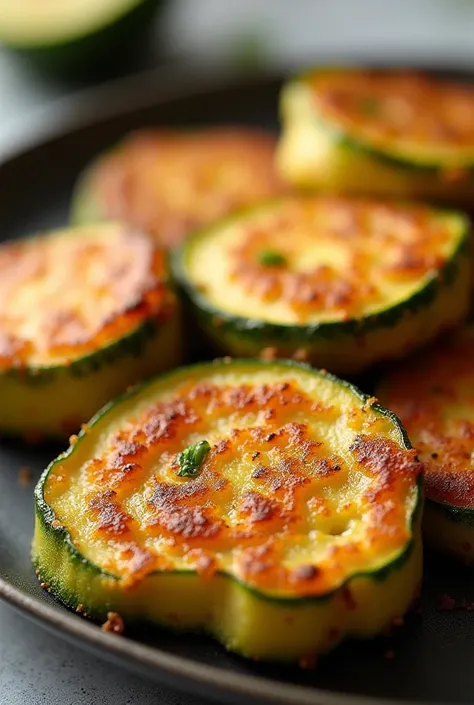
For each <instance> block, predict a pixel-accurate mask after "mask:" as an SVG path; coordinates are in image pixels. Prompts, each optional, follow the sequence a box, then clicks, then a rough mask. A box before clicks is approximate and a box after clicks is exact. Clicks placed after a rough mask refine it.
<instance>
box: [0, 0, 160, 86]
mask: <svg viewBox="0 0 474 705" xmlns="http://www.w3.org/2000/svg"><path fill="white" fill-rule="evenodd" d="M166 2H167V0H139V1H138V2H137V3H136V5H135V6H134V7H133V8H132V9H131V10H129V11H127V12H125V14H122V15H120V16H119V17H115V18H111V19H110V21H109V22H108V23H107V24H105V25H102V26H99V27H97V28H96V29H93V30H91V31H90V32H89V33H87V34H84V35H82V36H77V37H74V36H73V37H71V38H67V37H65V38H64V39H63V40H62V41H61V40H59V39H58V40H56V41H54V42H53V41H51V42H38V43H34V42H33V41H31V42H28V43H25V42H18V43H16V42H15V41H14V40H13V39H11V38H9V39H1V40H0V41H2V42H3V43H4V44H5V45H6V46H8V48H9V49H11V50H12V51H13V52H15V53H16V54H17V55H18V56H19V57H20V58H23V59H24V60H25V61H28V63H32V64H34V65H35V66H37V67H38V68H39V69H41V70H42V71H45V72H48V73H51V74H53V75H57V76H59V77H61V76H64V77H78V78H81V77H87V76H88V75H94V76H96V75H97V73H98V71H99V73H104V74H105V73H107V72H108V71H110V70H111V69H112V68H113V69H114V70H116V67H117V65H118V64H121V63H123V62H124V61H125V60H126V59H127V57H129V56H130V55H131V54H133V53H135V52H136V51H137V50H140V49H141V48H142V47H143V45H144V43H145V41H146V37H147V35H148V34H149V33H150V30H151V29H152V27H153V19H154V17H155V15H156V14H157V13H158V12H159V11H161V8H162V7H164V6H165V4H166ZM0 36H1V22H0ZM98 67H99V68H98Z"/></svg>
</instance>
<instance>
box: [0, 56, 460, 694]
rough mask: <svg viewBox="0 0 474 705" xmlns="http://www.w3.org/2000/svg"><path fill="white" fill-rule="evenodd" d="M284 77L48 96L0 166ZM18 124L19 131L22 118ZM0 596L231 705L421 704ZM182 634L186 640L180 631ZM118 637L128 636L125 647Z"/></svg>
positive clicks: (163, 72)
mask: <svg viewBox="0 0 474 705" xmlns="http://www.w3.org/2000/svg"><path fill="white" fill-rule="evenodd" d="M291 73H294V71H291ZM287 75H288V74H287V73H285V71H283V70H277V71H266V70H264V71H256V72H255V71H254V72H253V73H252V74H248V73H243V74H242V72H238V71H235V72H233V71H229V67H226V68H224V69H219V68H217V69H216V70H213V71H209V67H206V71H205V73H202V72H201V71H199V70H198V71H192V70H190V69H189V68H182V67H181V68H180V67H173V68H171V67H162V68H158V69H152V70H149V71H145V72H142V73H139V74H134V75H131V76H127V77H125V78H120V79H115V80H113V81H110V82H108V83H106V84H103V85H99V86H95V87H93V88H87V89H85V90H82V91H79V92H78V93H76V94H72V95H70V96H66V97H63V98H59V99H56V100H54V101H52V102H51V103H50V104H49V106H47V108H46V109H43V110H41V111H40V114H36V115H35V114H34V113H33V115H32V116H31V118H32V119H31V120H30V123H31V124H32V123H33V121H34V120H35V119H36V120H37V124H36V126H35V127H34V129H32V134H30V135H28V136H25V135H24V134H22V133H20V132H17V133H15V134H14V135H13V136H12V135H10V136H9V140H8V143H7V144H2V143H1V142H0V170H1V169H3V168H4V167H6V166H7V165H8V164H9V163H11V162H13V161H15V160H16V159H18V158H20V157H21V156H24V155H26V154H27V153H28V152H30V151H33V150H34V149H35V148H43V147H46V146H47V144H48V142H51V141H54V140H56V139H60V138H62V137H66V136H67V135H69V134H71V133H74V132H76V131H79V130H82V129H88V128H92V127H94V126H95V125H98V124H100V123H102V122H104V121H107V120H113V119H115V118H118V117H121V116H123V117H125V116H126V115H127V114H132V113H134V112H136V111H139V110H146V109H147V108H153V107H154V106H157V105H159V104H160V103H163V104H164V103H168V102H172V101H179V100H180V99H181V100H184V99H190V98H192V97H196V98H198V97H199V96H203V95H209V94H211V93H215V92H219V91H220V92H225V91H228V90H237V89H239V88H240V89H242V90H244V89H245V88H254V89H258V87H259V86H261V87H262V88H267V89H269V88H270V86H272V85H274V86H276V85H278V84H281V82H282V81H284V80H285V78H286V76H287ZM472 75H474V72H473V73H472ZM151 88H153V90H150V89H151ZM22 128H23V130H24V123H22ZM32 570H33V568H32ZM0 600H2V601H3V602H5V603H6V604H8V605H9V606H11V607H13V608H14V609H15V610H16V611H18V612H20V613H21V614H22V615H23V616H25V617H28V618H30V619H31V620H33V621H34V622H36V623H37V624H39V625H41V626H42V627H43V628H45V629H47V630H49V631H52V632H54V633H55V634H56V635H59V636H61V637H62V638H64V639H66V640H68V641H71V642H74V644H76V645H78V646H79V647H80V648H87V647H88V648H89V649H90V650H92V651H94V652H95V653H96V654H97V655H99V656H100V657H101V658H105V659H108V660H112V661H116V662H120V663H121V664H123V663H124V661H125V662H126V663H127V666H129V670H133V671H135V672H138V673H140V674H142V675H145V676H147V677H148V678H151V679H153V680H155V681H160V682H162V683H164V684H166V685H167V686H168V687H170V688H177V689H178V690H181V691H186V692H188V693H190V694H199V695H200V696H201V697H207V698H209V697H211V698H213V699H217V698H226V699H229V698H232V699H233V700H234V702H241V700H240V698H242V697H248V698H251V699H252V700H253V701H254V702H255V701H256V700H258V702H262V703H279V704H281V705H420V703H421V702H422V701H417V700H400V699H397V698H379V697H375V696H371V695H367V696H364V695H354V694H350V693H345V692H341V691H333V690H327V689H323V688H318V687H313V686H306V685H299V684H293V683H285V682H283V681H274V680H271V679H270V678H267V677H266V676H260V675H256V674H248V673H242V672H240V671H233V670H231V669H226V670H224V669H223V668H221V667H219V666H213V665H208V664H204V663H200V662H198V661H194V660H193V659H190V658H189V657H185V656H178V655H175V654H171V653H168V652H166V651H164V650H162V649H160V647H159V645H157V646H148V645H146V644H143V643H141V642H139V641H136V640H134V639H127V637H118V636H117V635H114V634H110V633H107V632H105V631H103V630H101V629H100V627H99V626H98V625H96V624H95V623H93V622H87V621H86V620H84V619H81V618H80V616H79V615H76V614H73V613H71V612H69V611H68V610H66V609H65V608H64V609H58V608H57V607H54V606H52V605H49V604H48V603H47V602H45V601H43V600H41V599H39V598H37V597H34V596H32V595H30V594H28V593H27V592H26V591H23V590H22V589H21V588H20V587H16V586H15V585H13V584H12V583H10V582H9V581H8V579H5V578H4V577H2V576H1V575H0ZM183 638H186V635H185V634H183ZM123 639H126V642H125V643H126V646H125V647H124V641H123ZM216 643H217V642H216ZM221 702H222V701H221ZM426 705H446V702H442V701H426Z"/></svg>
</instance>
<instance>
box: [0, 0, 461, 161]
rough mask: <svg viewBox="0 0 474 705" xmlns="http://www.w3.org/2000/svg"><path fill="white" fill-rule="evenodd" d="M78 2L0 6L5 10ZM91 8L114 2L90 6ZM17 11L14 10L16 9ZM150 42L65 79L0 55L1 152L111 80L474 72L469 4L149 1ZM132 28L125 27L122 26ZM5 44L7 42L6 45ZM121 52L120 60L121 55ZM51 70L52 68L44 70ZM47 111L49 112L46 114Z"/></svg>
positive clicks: (59, 72) (36, 0) (11, 54)
mask: <svg viewBox="0 0 474 705" xmlns="http://www.w3.org/2000/svg"><path fill="white" fill-rule="evenodd" d="M43 2H44V3H45V5H44V6H47V5H48V3H50V4H51V5H55V4H62V5H67V4H68V3H72V4H78V3H80V2H81V0H0V37H1V36H2V23H4V18H5V16H6V14H8V13H7V12H6V9H8V7H13V6H15V7H16V6H18V7H20V6H24V8H25V10H24V18H25V19H24V21H25V22H26V23H28V22H31V21H32V20H31V9H32V7H33V6H34V5H35V4H36V5H37V6H39V5H40V3H41V4H42V3H43ZM94 2H95V3H96V4H97V5H99V4H100V3H104V2H106V4H108V5H111V4H113V0H112V2H111V0H94ZM16 4H17V5H16ZM155 4H156V5H157V9H156V12H155V14H154V15H153V18H152V19H149V20H147V24H148V29H149V32H148V34H147V35H145V34H142V35H141V36H140V37H139V38H138V41H136V42H135V43H133V42H131V41H130V42H129V41H128V37H127V31H126V32H125V34H124V35H123V39H122V44H121V45H119V46H117V45H116V46H115V47H113V48H112V50H111V53H109V55H108V56H107V55H106V53H104V54H102V55H99V56H98V58H96V59H94V55H93V54H90V52H88V51H87V52H86V54H85V56H84V57H83V58H84V62H85V64H87V66H85V65H84V66H81V61H78V66H77V65H76V66H75V67H74V70H72V69H70V67H69V66H67V65H66V63H65V62H64V66H62V64H63V61H62V58H61V57H60V59H59V61H58V60H55V64H56V65H55V66H54V67H53V68H52V67H51V66H47V67H46V68H45V66H43V62H42V60H41V57H38V52H37V53H36V54H35V53H34V52H24V51H21V52H17V51H12V50H11V47H10V48H7V47H5V46H2V47H1V48H0V94H1V102H0V148H1V145H2V144H8V143H9V142H10V140H12V139H13V136H14V135H16V134H20V133H24V132H25V130H28V129H30V126H31V125H34V124H35V123H37V122H38V121H40V120H43V121H45V120H47V116H48V114H49V115H52V114H53V113H54V111H55V110H59V107H58V106H59V105H60V104H59V103H55V102H54V101H57V100H58V99H60V98H61V97H62V96H65V95H67V94H70V93H72V92H75V91H78V90H81V89H83V88H84V87H87V86H89V85H90V84H94V83H95V84H97V83H100V82H102V81H104V80H106V79H110V78H116V77H117V76H120V75H125V74H133V73H135V72H139V71H141V70H145V69H150V68H154V67H163V68H170V67H173V66H177V65H180V66H183V65H184V66H186V65H190V66H191V65H192V66H193V68H194V69H196V67H199V68H201V69H202V70H203V71H206V70H209V68H213V69H215V68H216V66H218V67H219V68H220V69H222V70H226V69H229V70H239V71H257V70H260V71H262V70H266V69H278V68H280V67H282V68H285V69H286V68H292V67H296V66H301V65H304V64H307V63H313V62H318V61H321V62H333V63H334V62H347V61H355V62H357V61H361V62H373V63H381V62H383V63H397V64H400V63H403V64H415V65H435V66H445V67H451V68H461V69H470V68H474V1H473V0H398V2H391V1H389V0H292V1H291V2H288V0H226V1H225V2H224V1H223V0H163V1H162V2H159V0H155ZM130 26H131V25H130ZM10 43H11V42H10ZM127 49H128V50H129V51H126V50H127ZM53 63H54V62H53ZM48 111H49V112H48Z"/></svg>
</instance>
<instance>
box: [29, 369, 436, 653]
mask: <svg viewBox="0 0 474 705" xmlns="http://www.w3.org/2000/svg"><path fill="white" fill-rule="evenodd" d="M420 468H421V463H419V461H418V459H417V457H416V455H415V452H414V451H413V450H411V449H410V445H409V442H408V440H407V437H406V435H405V433H404V431H403V428H402V426H401V425H400V423H399V421H398V419H397V418H396V417H395V416H394V415H393V414H391V413H390V412H388V411H386V410H385V409H383V408H382V407H380V406H379V405H377V404H375V403H373V400H372V399H369V398H367V397H365V396H364V395H363V394H361V393H360V392H359V391H358V390H357V389H356V388H355V387H353V386H351V385H349V384H348V383H346V382H342V381H340V380H339V379H337V378H336V377H333V376H331V375H329V374H324V373H320V372H318V371H315V370H313V369H311V368H309V367H307V366H303V365H297V364H296V363H292V362H289V361H282V362H278V363H268V362H267V363H265V362H262V361H257V360H243V361H242V360H235V361H231V362H229V361H217V362H215V363H205V364H200V365H197V366H195V367H188V368H183V369H180V370H176V371H173V372H171V373H170V374H168V375H164V376H162V377H159V378H155V379H154V380H152V381H150V382H148V383H146V384H144V385H142V386H141V387H140V388H139V389H137V390H135V391H132V392H131V393H128V394H126V395H125V396H122V397H120V398H119V399H118V400H116V401H115V402H112V403H111V404H109V405H108V406H107V407H105V409H103V410H102V411H101V412H100V413H99V414H98V415H97V416H96V417H95V418H94V419H93V420H92V421H91V422H90V423H89V425H88V426H87V428H86V429H85V430H84V431H83V432H82V433H81V434H80V436H79V439H78V441H77V442H76V443H75V444H74V445H73V446H71V447H70V448H69V450H68V451H67V452H66V453H64V454H63V455H61V456H59V458H58V459H57V460H55V461H54V462H53V463H52V464H51V465H50V466H49V468H47V469H46V471H45V472H44V474H43V476H42V478H41V480H40V481H39V484H38V486H37V488H36V493H35V497H36V529H35V536H34V543H33V561H34V564H35V566H36V568H37V574H38V576H39V579H40V580H41V581H42V582H43V583H46V584H47V586H48V589H49V591H50V593H51V594H52V595H53V596H55V597H56V598H58V599H59V600H60V601H61V602H63V603H64V604H65V605H67V606H68V607H70V608H72V609H75V610H79V611H85V612H87V613H88V614H89V615H90V616H91V617H93V618H95V619H97V620H104V619H105V617H106V614H107V612H108V611H109V610H112V611H115V612H117V613H119V614H120V615H121V617H122V618H123V619H124V620H125V623H126V624H127V623H129V624H130V623H132V622H135V621H136V622H143V621H145V622H146V623H152V624H159V625H166V626H169V627H173V628H178V629H182V630H193V631H203V630H204V631H206V632H208V633H210V634H212V635H214V636H215V637H216V638H217V639H219V640H220V641H221V642H222V643H223V644H224V645H225V646H226V647H227V648H228V649H230V650H232V651H236V652H239V653H241V654H243V655H245V656H249V657H253V658H258V659H281V660H289V661H296V660H298V659H302V660H303V661H304V662H306V661H307V659H311V658H312V657H314V656H315V655H316V654H318V653H320V652H323V651H327V650H329V649H331V648H332V647H333V646H335V644H337V643H338V642H340V641H341V640H342V639H344V638H345V637H346V636H354V637H362V638H363V637H371V636H373V635H375V634H378V633H379V632H380V631H381V630H383V629H384V628H386V627H388V626H389V625H390V624H391V623H392V621H393V620H394V619H395V618H397V617H398V618H399V617H400V616H401V615H403V614H404V613H405V612H406V610H407V609H408V608H409V606H410V604H411V602H412V600H413V598H414V596H415V594H416V592H417V589H418V587H419V584H420V579H421V543H420V520H421V502H422V492H421V475H420Z"/></svg>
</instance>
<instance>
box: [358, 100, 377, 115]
mask: <svg viewBox="0 0 474 705" xmlns="http://www.w3.org/2000/svg"><path fill="white" fill-rule="evenodd" d="M360 110H361V112H362V113H364V115H367V116H368V117H371V116H372V115H377V113H378V112H379V110H380V102H379V101H378V100H377V98H374V97H373V96H370V95H366V96H364V98H362V100H361V101H360Z"/></svg>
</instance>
